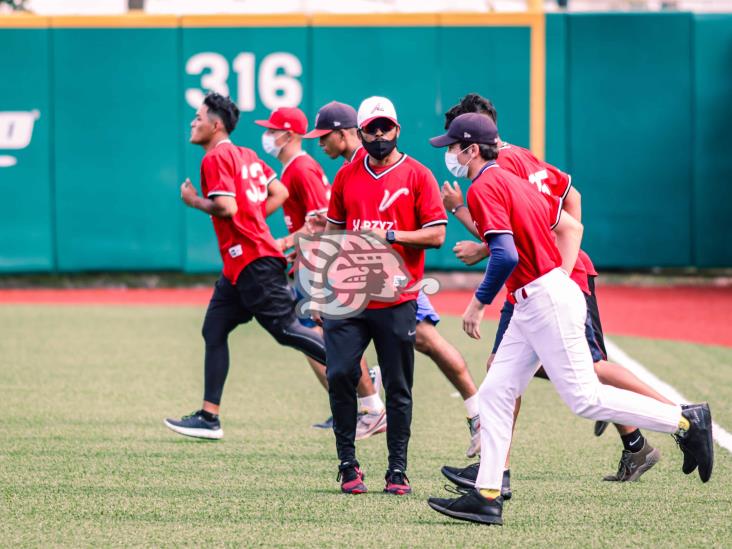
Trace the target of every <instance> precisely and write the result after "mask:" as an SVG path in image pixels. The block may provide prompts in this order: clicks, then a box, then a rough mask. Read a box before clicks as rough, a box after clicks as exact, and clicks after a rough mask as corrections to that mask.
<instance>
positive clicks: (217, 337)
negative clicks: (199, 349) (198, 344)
mask: <svg viewBox="0 0 732 549" xmlns="http://www.w3.org/2000/svg"><path fill="white" fill-rule="evenodd" d="M230 332H231V328H230V327H229V325H228V323H227V322H223V321H222V320H221V319H217V318H206V320H204V322H203V328H201V335H202V336H203V340H204V341H205V342H206V345H211V346H216V345H223V344H225V343H226V340H227V338H228V337H229V333H230Z"/></svg>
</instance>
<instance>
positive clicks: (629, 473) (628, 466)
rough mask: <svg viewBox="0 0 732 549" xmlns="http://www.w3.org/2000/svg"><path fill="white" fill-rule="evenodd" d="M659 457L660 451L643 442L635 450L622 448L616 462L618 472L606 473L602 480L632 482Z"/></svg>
mask: <svg viewBox="0 0 732 549" xmlns="http://www.w3.org/2000/svg"><path fill="white" fill-rule="evenodd" d="M659 459H661V452H660V451H658V450H657V449H656V448H654V447H653V446H651V445H650V444H648V441H646V442H645V444H644V445H643V448H641V449H640V450H638V451H637V452H631V451H630V450H623V453H622V454H621V456H620V463H619V464H618V472H617V473H615V474H614V475H607V476H606V477H603V479H602V480H607V481H609V482H634V481H636V480H638V479H639V478H640V477H641V475H642V474H643V473H645V472H646V471H648V470H649V469H650V468H651V467H653V466H654V465H655V464H656V463H658V460H659Z"/></svg>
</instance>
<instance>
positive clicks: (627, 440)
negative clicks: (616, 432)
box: [620, 429, 646, 453]
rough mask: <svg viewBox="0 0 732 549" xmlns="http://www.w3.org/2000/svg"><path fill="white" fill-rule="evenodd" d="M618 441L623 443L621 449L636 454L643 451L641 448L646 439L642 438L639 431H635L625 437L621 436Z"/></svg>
mask: <svg viewBox="0 0 732 549" xmlns="http://www.w3.org/2000/svg"><path fill="white" fill-rule="evenodd" d="M620 440H622V441H623V448H625V449H626V450H628V452H633V453H636V452H638V451H640V450H642V449H643V446H644V445H645V443H646V439H645V438H643V435H642V434H641V432H640V429H636V430H635V431H633V432H632V433H628V434H627V435H621V436H620Z"/></svg>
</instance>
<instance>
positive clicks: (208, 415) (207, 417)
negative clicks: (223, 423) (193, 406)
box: [201, 410, 219, 421]
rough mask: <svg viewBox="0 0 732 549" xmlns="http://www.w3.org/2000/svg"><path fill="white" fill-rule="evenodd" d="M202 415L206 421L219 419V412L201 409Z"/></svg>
mask: <svg viewBox="0 0 732 549" xmlns="http://www.w3.org/2000/svg"><path fill="white" fill-rule="evenodd" d="M201 415H202V416H203V419H205V420H206V421H216V420H217V419H219V416H218V414H212V413H211V412H207V411H206V410H201Z"/></svg>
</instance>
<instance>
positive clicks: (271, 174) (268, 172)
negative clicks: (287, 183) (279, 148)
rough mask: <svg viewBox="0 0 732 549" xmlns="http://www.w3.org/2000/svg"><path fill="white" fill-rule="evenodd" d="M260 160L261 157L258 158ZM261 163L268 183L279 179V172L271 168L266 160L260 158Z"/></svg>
mask: <svg viewBox="0 0 732 549" xmlns="http://www.w3.org/2000/svg"><path fill="white" fill-rule="evenodd" d="M257 160H259V159H257ZM259 163H260V164H262V170H263V171H264V177H265V178H266V179H267V185H269V184H270V183H272V181H274V180H275V179H277V172H276V171H274V170H273V169H272V168H270V167H269V166H268V165H267V163H266V162H262V161H261V160H259Z"/></svg>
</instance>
